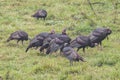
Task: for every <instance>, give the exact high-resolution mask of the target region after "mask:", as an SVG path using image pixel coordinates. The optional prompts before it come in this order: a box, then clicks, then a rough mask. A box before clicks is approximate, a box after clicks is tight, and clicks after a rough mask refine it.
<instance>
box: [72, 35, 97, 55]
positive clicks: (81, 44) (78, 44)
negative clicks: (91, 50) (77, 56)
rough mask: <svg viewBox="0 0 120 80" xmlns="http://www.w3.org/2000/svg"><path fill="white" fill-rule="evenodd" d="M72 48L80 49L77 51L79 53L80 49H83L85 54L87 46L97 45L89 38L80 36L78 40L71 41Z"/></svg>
mask: <svg viewBox="0 0 120 80" xmlns="http://www.w3.org/2000/svg"><path fill="white" fill-rule="evenodd" d="M70 46H71V47H72V48H78V49H77V51H79V49H80V48H83V52H84V53H85V48H86V47H87V46H89V47H94V46H95V44H94V43H92V42H91V40H90V38H89V37H88V36H82V35H81V36H78V37H77V38H76V39H74V40H73V41H71V43H70Z"/></svg>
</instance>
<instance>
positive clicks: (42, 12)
mask: <svg viewBox="0 0 120 80" xmlns="http://www.w3.org/2000/svg"><path fill="white" fill-rule="evenodd" d="M32 17H35V18H37V19H39V18H43V19H44V20H45V18H46V17H47V11H46V10H43V9H40V10H38V11H37V12H36V13H35V14H34V15H32Z"/></svg>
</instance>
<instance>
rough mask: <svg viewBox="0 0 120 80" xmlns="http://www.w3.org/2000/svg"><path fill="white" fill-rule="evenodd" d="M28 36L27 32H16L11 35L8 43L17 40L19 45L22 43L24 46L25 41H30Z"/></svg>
mask: <svg viewBox="0 0 120 80" xmlns="http://www.w3.org/2000/svg"><path fill="white" fill-rule="evenodd" d="M28 39H29V38H28V34H27V33H26V32H25V31H21V30H19V31H15V32H13V33H11V35H10V37H9V38H8V39H7V42H9V41H11V40H17V43H18V42H19V41H22V44H23V41H24V40H26V41H27V40H28Z"/></svg>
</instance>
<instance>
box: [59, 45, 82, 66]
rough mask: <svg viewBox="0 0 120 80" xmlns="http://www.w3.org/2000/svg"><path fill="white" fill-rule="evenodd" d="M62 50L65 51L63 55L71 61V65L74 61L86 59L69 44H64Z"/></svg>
mask: <svg viewBox="0 0 120 80" xmlns="http://www.w3.org/2000/svg"><path fill="white" fill-rule="evenodd" d="M61 51H62V53H63V55H64V56H65V57H66V58H67V59H69V61H70V65H73V61H79V60H81V61H83V62H84V59H83V58H82V57H81V56H79V55H78V53H77V52H76V51H74V49H73V48H72V47H70V46H69V44H67V43H65V44H64V46H63V47H62V48H61Z"/></svg>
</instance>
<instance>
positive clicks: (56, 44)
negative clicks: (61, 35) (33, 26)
mask: <svg viewBox="0 0 120 80" xmlns="http://www.w3.org/2000/svg"><path fill="white" fill-rule="evenodd" d="M63 44H64V41H62V40H60V39H58V38H55V39H52V40H51V41H50V43H49V46H48V48H47V51H46V54H50V53H53V52H56V51H58V50H59V49H61V48H62V46H63Z"/></svg>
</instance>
